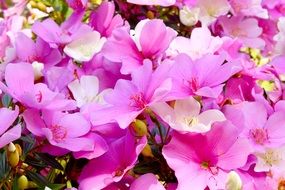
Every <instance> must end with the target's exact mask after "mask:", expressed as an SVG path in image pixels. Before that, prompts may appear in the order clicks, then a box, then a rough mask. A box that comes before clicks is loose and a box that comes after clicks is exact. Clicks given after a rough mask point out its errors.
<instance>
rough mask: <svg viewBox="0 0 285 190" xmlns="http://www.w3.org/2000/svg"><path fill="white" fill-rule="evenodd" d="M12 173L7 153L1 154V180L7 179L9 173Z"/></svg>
mask: <svg viewBox="0 0 285 190" xmlns="http://www.w3.org/2000/svg"><path fill="white" fill-rule="evenodd" d="M9 171H10V166H9V164H8V161H7V157H6V152H5V151H3V152H2V153H0V179H4V178H6V175H7V173H8V172H9Z"/></svg>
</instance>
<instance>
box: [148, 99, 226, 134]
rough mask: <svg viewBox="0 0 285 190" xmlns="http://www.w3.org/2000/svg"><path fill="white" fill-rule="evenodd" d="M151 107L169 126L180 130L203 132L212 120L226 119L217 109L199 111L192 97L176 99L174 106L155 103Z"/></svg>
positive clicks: (207, 128) (198, 104)
mask: <svg viewBox="0 0 285 190" xmlns="http://www.w3.org/2000/svg"><path fill="white" fill-rule="evenodd" d="M151 109H152V110H153V111H154V112H155V113H156V114H158V115H159V116H160V117H161V118H162V119H163V120H164V121H165V122H167V123H168V124H169V126H170V127H172V128H173V129H175V130H177V131H180V132H195V133H205V132H207V131H209V130H210V129H211V127H212V124H213V123H214V122H218V121H225V120H226V118H225V116H224V114H223V113H222V112H221V111H219V110H215V109H210V110H206V111H204V112H202V113H200V103H199V102H198V101H197V100H195V99H194V98H193V97H190V98H187V99H183V100H176V102H175V105H174V108H171V107H170V106H169V105H168V104H167V103H157V104H155V105H153V106H151Z"/></svg>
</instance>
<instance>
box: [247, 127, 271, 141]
mask: <svg viewBox="0 0 285 190" xmlns="http://www.w3.org/2000/svg"><path fill="white" fill-rule="evenodd" d="M249 133H250V137H251V138H252V139H253V141H254V142H255V143H256V144H260V145H263V144H264V143H265V142H266V141H267V140H268V135H267V131H266V130H264V129H262V128H257V129H252V130H250V132H249Z"/></svg>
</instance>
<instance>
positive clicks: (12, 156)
mask: <svg viewBox="0 0 285 190" xmlns="http://www.w3.org/2000/svg"><path fill="white" fill-rule="evenodd" d="M7 156H8V162H9V164H10V166H11V167H16V166H17V165H18V163H19V160H20V156H19V152H18V151H17V148H16V146H15V145H14V144H13V143H10V144H9V146H8V152H7Z"/></svg>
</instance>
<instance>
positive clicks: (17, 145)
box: [15, 144, 23, 156]
mask: <svg viewBox="0 0 285 190" xmlns="http://www.w3.org/2000/svg"><path fill="white" fill-rule="evenodd" d="M15 147H16V150H17V152H18V154H19V156H21V155H22V153H23V151H22V148H21V146H20V145H19V144H15Z"/></svg>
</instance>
